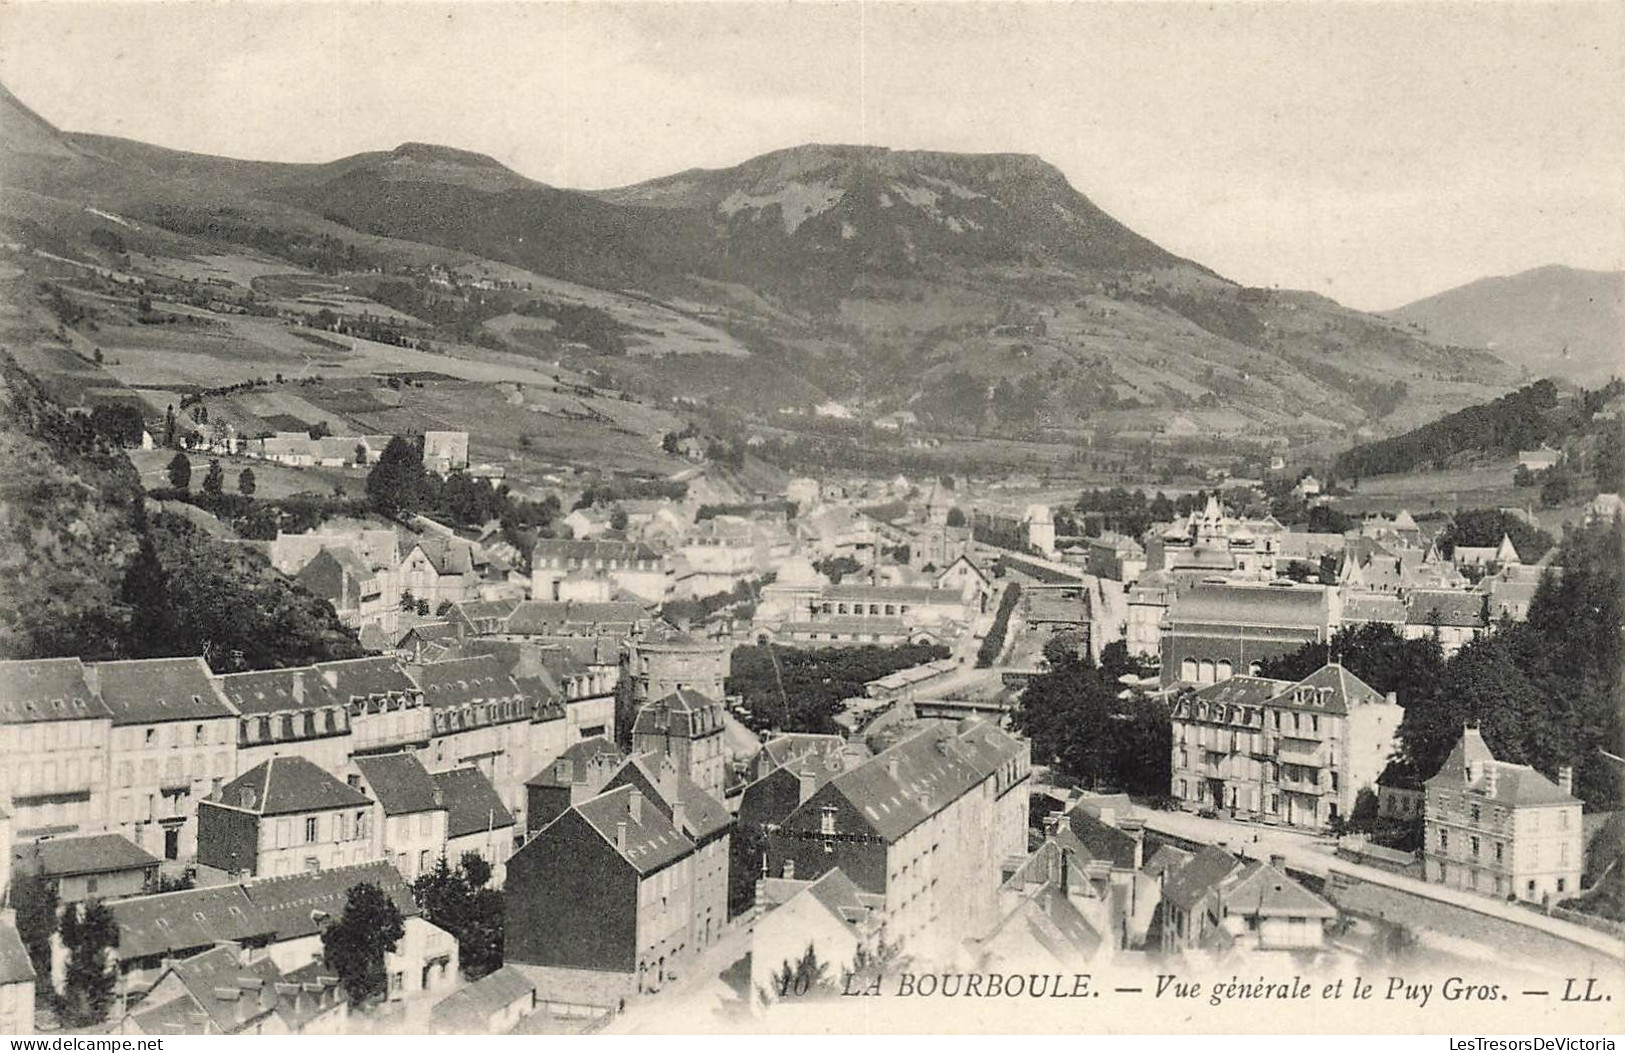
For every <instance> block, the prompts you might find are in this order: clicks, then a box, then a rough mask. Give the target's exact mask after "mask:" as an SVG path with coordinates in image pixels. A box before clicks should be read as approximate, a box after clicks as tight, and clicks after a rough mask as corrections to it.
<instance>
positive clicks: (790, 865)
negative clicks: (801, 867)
mask: <svg viewBox="0 0 1625 1053" xmlns="http://www.w3.org/2000/svg"><path fill="white" fill-rule="evenodd" d="M779 876H780V877H783V878H784V879H785V880H786V881H789V880H793V879H794V878H795V876H796V861H795V860H794V859H786V860H785V861H784V866H783V868H781V869H780V871H779Z"/></svg>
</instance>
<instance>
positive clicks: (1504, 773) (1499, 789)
mask: <svg viewBox="0 0 1625 1053" xmlns="http://www.w3.org/2000/svg"><path fill="white" fill-rule="evenodd" d="M1426 785H1427V788H1428V789H1429V790H1430V791H1431V790H1434V789H1447V790H1459V789H1466V790H1472V791H1474V792H1477V793H1480V794H1483V795H1484V796H1485V797H1486V798H1487V799H1488V800H1491V801H1494V802H1496V803H1497V804H1504V805H1506V806H1507V807H1509V808H1528V807H1540V806H1545V805H1568V804H1575V805H1577V804H1579V803H1580V801H1579V799H1578V798H1576V797H1575V796H1574V795H1573V794H1570V793H1566V792H1564V790H1563V788H1562V787H1560V786H1558V785H1557V784H1556V783H1555V782H1553V781H1552V780H1550V779H1548V778H1547V777H1546V776H1544V775H1542V774H1541V773H1540V772H1538V771H1536V770H1535V769H1534V768H1531V767H1530V766H1529V765H1527V764H1512V763H1509V762H1507V761H1501V760H1496V759H1495V756H1494V754H1492V753H1491V752H1490V748H1489V746H1488V744H1486V743H1485V742H1484V738H1483V736H1482V735H1480V734H1479V731H1478V729H1477V728H1465V729H1463V730H1462V733H1461V738H1460V739H1458V740H1457V742H1456V745H1455V747H1454V748H1453V749H1451V751H1450V756H1449V757H1447V758H1445V762H1444V764H1443V765H1442V766H1440V768H1439V771H1438V773H1437V774H1436V775H1434V776H1433V778H1431V779H1428V780H1427V783H1426Z"/></svg>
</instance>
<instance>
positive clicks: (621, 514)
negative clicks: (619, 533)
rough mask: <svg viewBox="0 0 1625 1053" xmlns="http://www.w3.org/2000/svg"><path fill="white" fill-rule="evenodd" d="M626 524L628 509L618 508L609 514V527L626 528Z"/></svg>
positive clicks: (612, 528) (615, 528) (613, 528)
mask: <svg viewBox="0 0 1625 1053" xmlns="http://www.w3.org/2000/svg"><path fill="white" fill-rule="evenodd" d="M626 524H627V518H626V509H624V508H617V509H616V510H615V511H613V512H611V513H610V514H609V528H610V529H611V530H625V529H626Z"/></svg>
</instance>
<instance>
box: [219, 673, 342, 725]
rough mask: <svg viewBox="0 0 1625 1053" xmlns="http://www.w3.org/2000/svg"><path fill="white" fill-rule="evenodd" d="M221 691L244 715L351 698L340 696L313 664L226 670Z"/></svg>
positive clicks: (322, 705) (321, 705) (333, 703)
mask: <svg viewBox="0 0 1625 1053" xmlns="http://www.w3.org/2000/svg"><path fill="white" fill-rule="evenodd" d="M219 683H220V693H221V694H223V695H225V697H226V701H227V702H230V703H231V704H232V705H233V706H235V707H236V709H237V712H238V713H241V714H242V715H243V716H245V717H247V716H259V715H265V714H269V713H282V712H288V711H294V710H306V709H322V708H325V707H327V706H339V705H343V704H344V703H346V702H348V701H349V699H347V698H340V697H339V695H338V693H337V692H335V691H334V690H333V689H332V687H331V686H329V684H328V683H327V681H326V680H324V679H323V678H322V675H321V673H320V671H318V670H317V669H315V668H314V667H312V666H306V667H304V668H299V669H266V670H262V671H260V672H255V673H227V674H226V675H225V676H222V677H220V680H219Z"/></svg>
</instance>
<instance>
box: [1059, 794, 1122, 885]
mask: <svg viewBox="0 0 1625 1053" xmlns="http://www.w3.org/2000/svg"><path fill="white" fill-rule="evenodd" d="M1057 841H1058V842H1059V843H1060V845H1061V847H1063V848H1066V849H1069V850H1071V851H1073V852H1074V853H1076V854H1078V855H1080V856H1081V857H1082V858H1083V859H1084V860H1085V861H1088V860H1091V859H1098V860H1101V861H1103V862H1108V863H1110V864H1111V865H1112V866H1114V867H1117V868H1118V869H1122V870H1132V869H1134V850H1135V848H1136V847H1137V845H1138V842H1136V841H1135V839H1134V837H1133V835H1131V834H1128V833H1125V832H1124V831H1122V830H1119V829H1117V828H1116V827H1115V826H1109V825H1107V824H1106V823H1103V822H1101V821H1100V819H1099V818H1098V817H1097V816H1095V815H1092V814H1090V813H1089V812H1088V811H1086V810H1085V809H1084V808H1082V807H1081V806H1080V807H1077V808H1073V809H1072V811H1070V812H1068V813H1067V817H1066V826H1064V827H1063V828H1062V829H1061V831H1060V836H1058V837H1057ZM1080 849H1081V851H1080Z"/></svg>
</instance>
